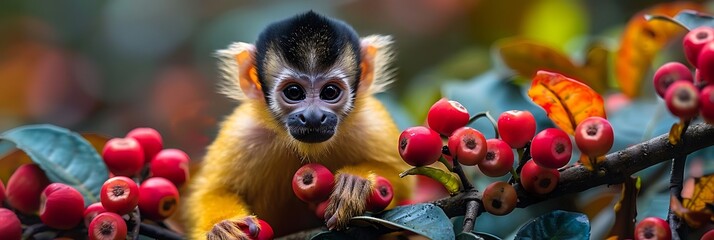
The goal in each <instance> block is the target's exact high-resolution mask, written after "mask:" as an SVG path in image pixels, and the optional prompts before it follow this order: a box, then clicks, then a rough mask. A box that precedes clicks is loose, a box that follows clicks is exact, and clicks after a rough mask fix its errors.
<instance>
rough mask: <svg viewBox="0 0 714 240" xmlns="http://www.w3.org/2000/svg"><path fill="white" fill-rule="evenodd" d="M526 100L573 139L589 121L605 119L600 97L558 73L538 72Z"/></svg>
mask: <svg viewBox="0 0 714 240" xmlns="http://www.w3.org/2000/svg"><path fill="white" fill-rule="evenodd" d="M528 96H529V97H530V98H531V100H533V102H534V103H535V104H536V105H538V106H540V107H541V108H543V110H545V112H546V114H547V115H548V117H549V118H550V119H551V120H553V123H555V125H556V126H558V127H559V128H560V129H562V130H563V131H565V132H566V133H568V134H570V135H573V133H574V132H575V128H576V127H577V126H578V124H579V123H580V122H582V121H583V120H585V119H586V118H588V117H592V116H598V117H602V118H606V116H605V106H604V103H603V100H602V96H600V94H598V93H597V92H595V91H594V90H593V89H592V88H590V87H588V86H587V85H585V84H583V83H581V82H579V81H577V80H574V79H571V78H568V77H565V76H563V75H561V74H558V73H553V72H547V71H538V73H536V76H535V78H533V83H532V84H531V88H530V89H529V90H528Z"/></svg>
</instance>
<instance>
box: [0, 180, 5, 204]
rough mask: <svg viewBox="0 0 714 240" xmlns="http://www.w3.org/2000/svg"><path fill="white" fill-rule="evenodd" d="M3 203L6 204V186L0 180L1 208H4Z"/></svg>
mask: <svg viewBox="0 0 714 240" xmlns="http://www.w3.org/2000/svg"><path fill="white" fill-rule="evenodd" d="M3 202H5V184H3V183H2V179H0V206H2V203H3Z"/></svg>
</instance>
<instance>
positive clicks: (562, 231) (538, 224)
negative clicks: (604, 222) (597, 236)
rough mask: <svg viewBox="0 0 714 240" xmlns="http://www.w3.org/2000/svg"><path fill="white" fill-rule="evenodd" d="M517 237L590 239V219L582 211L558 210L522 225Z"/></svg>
mask: <svg viewBox="0 0 714 240" xmlns="http://www.w3.org/2000/svg"><path fill="white" fill-rule="evenodd" d="M516 239H590V221H589V220H588V217H587V216H586V215H585V214H582V213H575V212H566V211H561V210H556V211H552V212H550V213H547V214H545V215H542V216H540V217H537V218H535V219H533V220H531V221H530V222H529V223H527V224H526V225H525V226H523V227H521V229H519V230H518V234H516Z"/></svg>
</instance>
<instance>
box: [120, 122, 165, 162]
mask: <svg viewBox="0 0 714 240" xmlns="http://www.w3.org/2000/svg"><path fill="white" fill-rule="evenodd" d="M126 137H127V138H133V139H135V140H136V141H137V142H139V145H141V149H142V150H143V151H144V161H146V162H150V161H151V160H152V159H154V156H156V154H157V153H159V151H161V149H163V148H164V141H163V139H161V134H159V132H158V131H156V130H155V129H153V128H135V129H134V130H131V131H129V133H127V134H126Z"/></svg>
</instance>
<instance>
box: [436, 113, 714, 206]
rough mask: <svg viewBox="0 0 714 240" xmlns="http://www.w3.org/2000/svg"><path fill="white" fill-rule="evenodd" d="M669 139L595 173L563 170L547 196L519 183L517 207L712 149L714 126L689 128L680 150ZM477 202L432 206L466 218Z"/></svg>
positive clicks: (615, 157) (614, 156)
mask: <svg viewBox="0 0 714 240" xmlns="http://www.w3.org/2000/svg"><path fill="white" fill-rule="evenodd" d="M667 137H668V134H663V135H660V136H658V137H656V138H653V139H650V140H648V141H646V142H643V143H640V144H637V145H634V146H631V147H628V148H626V149H623V150H621V151H617V152H614V153H610V154H608V155H607V156H605V157H606V160H605V161H604V162H603V163H602V164H601V165H600V166H599V169H598V170H597V171H595V172H591V171H588V170H587V169H586V168H585V167H583V166H581V165H575V166H572V167H569V168H566V169H563V170H562V172H561V173H560V180H559V181H558V187H556V188H555V190H553V192H551V193H549V194H546V195H542V196H537V195H533V194H530V193H527V192H526V191H525V190H524V189H523V187H521V185H520V183H516V184H515V185H514V187H515V189H516V192H517V193H518V205H517V207H519V208H524V207H527V206H529V205H532V204H536V203H539V202H542V201H545V200H547V199H551V198H556V197H559V196H563V195H566V194H570V193H577V192H582V191H585V190H587V189H590V188H593V187H597V186H600V185H605V184H607V185H612V184H619V183H622V182H624V181H625V179H626V178H627V177H629V176H630V175H632V174H634V173H636V172H639V171H640V170H642V169H645V168H647V167H650V166H652V165H655V164H658V163H661V162H664V161H668V160H671V159H673V158H675V157H677V156H682V155H686V154H689V153H692V152H694V151H697V150H699V149H702V148H706V147H709V146H712V145H714V126H712V125H708V124H697V125H694V126H690V127H689V128H688V129H687V131H686V132H685V134H684V135H683V136H682V137H683V138H685V139H687V142H686V143H684V144H679V145H677V146H674V145H672V144H670V143H669V140H668V138H667ZM474 199H477V200H478V201H479V202H480V201H481V200H480V199H481V196H480V195H479V194H478V192H474V191H467V192H462V193H459V194H457V195H456V196H453V197H449V198H444V199H440V200H437V201H434V202H433V203H434V204H435V205H437V206H439V207H441V208H442V209H444V212H445V213H446V215H447V216H449V217H455V216H461V215H464V213H465V212H466V203H467V202H468V201H470V200H474ZM478 212H479V213H481V212H482V211H478Z"/></svg>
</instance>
